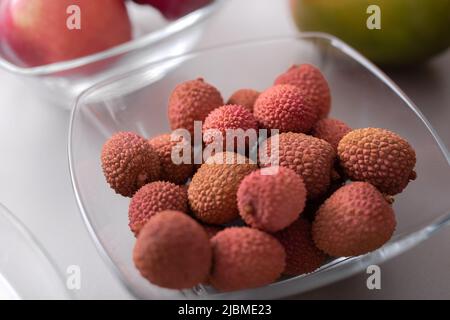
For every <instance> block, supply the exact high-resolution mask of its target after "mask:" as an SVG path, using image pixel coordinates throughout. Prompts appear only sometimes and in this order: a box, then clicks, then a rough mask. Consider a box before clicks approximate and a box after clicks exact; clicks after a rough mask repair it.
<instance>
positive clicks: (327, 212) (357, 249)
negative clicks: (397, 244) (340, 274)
mask: <svg viewBox="0 0 450 320" xmlns="http://www.w3.org/2000/svg"><path fill="white" fill-rule="evenodd" d="M395 226H396V221H395V215H394V211H393V210H392V207H391V205H390V204H389V203H388V202H387V201H386V199H385V197H384V196H383V195H382V194H381V193H380V192H379V191H378V190H377V188H375V187H374V186H372V185H371V184H370V183H367V182H353V183H351V184H349V185H345V186H343V187H342V188H340V189H338V190H337V191H336V192H335V193H334V194H333V195H332V196H331V197H330V198H328V199H327V200H326V201H325V203H324V204H323V205H322V206H321V207H320V209H319V210H318V212H317V215H316V218H315V220H314V223H313V229H312V230H313V239H314V242H315V244H316V246H317V247H318V248H319V249H321V250H322V251H324V252H325V253H327V254H329V255H330V256H333V257H346V256H358V255H361V254H365V253H368V252H370V251H373V250H376V249H378V248H379V247H381V246H382V245H384V244H385V243H386V242H387V241H388V240H389V239H390V238H391V236H392V234H393V233H394V230H395Z"/></svg>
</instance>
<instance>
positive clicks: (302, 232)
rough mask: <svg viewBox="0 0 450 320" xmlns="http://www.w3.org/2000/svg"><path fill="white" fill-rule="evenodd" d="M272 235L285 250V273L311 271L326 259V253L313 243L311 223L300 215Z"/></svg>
mask: <svg viewBox="0 0 450 320" xmlns="http://www.w3.org/2000/svg"><path fill="white" fill-rule="evenodd" d="M274 236H275V238H277V239H278V241H280V243H281V244H282V245H283V247H284V249H285V251H286V268H285V269H284V272H283V273H284V274H286V275H290V276H297V275H301V274H304V273H311V272H313V271H314V270H316V269H317V268H319V267H320V266H321V265H322V264H323V263H324V262H325V260H326V259H327V255H326V254H325V253H324V252H322V251H321V250H319V249H318V248H317V247H316V245H315V244H314V241H313V239H312V230H311V223H310V222H309V221H308V220H306V219H304V218H302V217H300V218H299V219H297V220H296V221H295V222H294V223H292V224H291V225H290V226H289V227H287V228H286V229H283V230H281V231H279V232H277V233H275V234H274Z"/></svg>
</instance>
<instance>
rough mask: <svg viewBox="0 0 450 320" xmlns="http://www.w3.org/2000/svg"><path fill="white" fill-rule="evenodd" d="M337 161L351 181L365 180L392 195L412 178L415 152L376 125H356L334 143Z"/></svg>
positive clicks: (393, 134)
mask: <svg viewBox="0 0 450 320" xmlns="http://www.w3.org/2000/svg"><path fill="white" fill-rule="evenodd" d="M338 156H339V160H340V165H341V167H342V168H343V169H344V171H345V173H346V175H347V176H348V177H349V178H350V179H351V180H354V181H367V182H370V183H371V184H373V185H374V186H375V187H377V188H378V189H379V190H380V191H381V192H383V193H386V194H389V195H395V194H397V193H400V192H402V191H403V189H404V188H405V187H406V186H407V185H408V183H409V181H410V180H414V179H415V178H416V173H415V172H414V166H415V165H416V153H415V151H414V149H413V148H412V147H411V145H410V144H409V143H408V142H407V141H406V140H405V139H403V138H402V137H400V136H399V135H397V134H395V133H393V132H391V131H389V130H386V129H379V128H364V129H356V130H353V131H351V132H350V133H348V134H346V135H345V136H344V137H343V138H342V139H341V141H340V142H339V145H338Z"/></svg>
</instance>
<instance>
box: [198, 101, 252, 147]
mask: <svg viewBox="0 0 450 320" xmlns="http://www.w3.org/2000/svg"><path fill="white" fill-rule="evenodd" d="M257 130H258V123H257V122H256V119H255V118H254V117H253V114H252V113H250V112H249V111H248V110H247V109H245V108H244V107H243V106H240V105H225V106H222V107H219V108H217V109H215V110H213V111H212V112H211V113H210V114H209V115H208V116H207V117H206V119H205V123H204V124H203V141H204V142H205V143H206V144H210V143H213V142H215V143H220V145H222V146H223V150H229V151H236V149H237V148H244V150H245V146H246V145H247V146H248V145H249V143H252V142H251V141H249V140H251V137H253V143H256V142H257V139H258V131H257ZM217 139H220V140H219V141H217ZM239 144H242V145H239Z"/></svg>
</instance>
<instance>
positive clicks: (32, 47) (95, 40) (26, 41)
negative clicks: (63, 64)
mask: <svg viewBox="0 0 450 320" xmlns="http://www.w3.org/2000/svg"><path fill="white" fill-rule="evenodd" d="M130 39H131V23H130V19H129V16H128V12H127V9H126V6H125V3H124V1H123V0H101V1H98V0H95V1H93V0H3V1H0V43H1V44H2V51H4V52H6V53H7V55H8V58H9V59H10V60H12V61H14V62H17V63H21V64H23V65H25V66H30V67H34V66H41V65H46V64H50V63H55V62H60V61H66V60H71V59H76V58H79V57H83V56H87V55H90V54H93V53H97V52H100V51H103V50H105V49H108V48H111V47H114V46H116V45H119V44H121V43H124V42H127V41H129V40H130Z"/></svg>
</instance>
